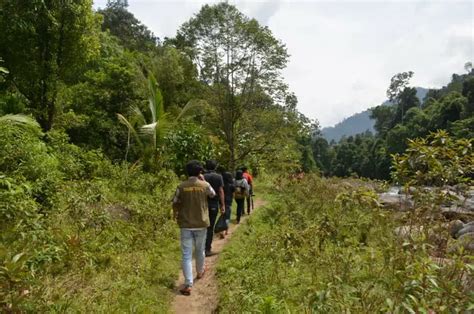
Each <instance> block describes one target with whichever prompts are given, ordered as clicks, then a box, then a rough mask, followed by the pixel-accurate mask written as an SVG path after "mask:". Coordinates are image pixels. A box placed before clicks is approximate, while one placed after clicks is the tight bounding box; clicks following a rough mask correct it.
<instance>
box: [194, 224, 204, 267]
mask: <svg viewBox="0 0 474 314" xmlns="http://www.w3.org/2000/svg"><path fill="white" fill-rule="evenodd" d="M193 232H194V241H195V251H194V256H196V272H197V273H198V274H199V273H202V271H203V270H204V257H205V254H204V247H205V245H206V233H207V229H202V230H195V231H193Z"/></svg>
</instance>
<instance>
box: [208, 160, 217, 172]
mask: <svg viewBox="0 0 474 314" xmlns="http://www.w3.org/2000/svg"><path fill="white" fill-rule="evenodd" d="M216 167H217V161H215V160H213V159H211V160H208V161H206V169H207V170H216Z"/></svg>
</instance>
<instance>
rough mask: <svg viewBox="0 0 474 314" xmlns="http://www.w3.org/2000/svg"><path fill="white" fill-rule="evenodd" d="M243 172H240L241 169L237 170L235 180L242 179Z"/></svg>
mask: <svg viewBox="0 0 474 314" xmlns="http://www.w3.org/2000/svg"><path fill="white" fill-rule="evenodd" d="M243 177H244V176H243V174H242V170H237V172H236V173H235V179H236V180H242V179H243Z"/></svg>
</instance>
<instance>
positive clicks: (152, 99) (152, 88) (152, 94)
mask: <svg viewBox="0 0 474 314" xmlns="http://www.w3.org/2000/svg"><path fill="white" fill-rule="evenodd" d="M157 90H158V82H157V81H156V79H155V77H154V76H153V74H151V73H150V75H149V76H148V106H149V108H150V112H151V117H152V119H153V120H152V121H153V122H156V114H157V103H156V100H157V99H156V91H157Z"/></svg>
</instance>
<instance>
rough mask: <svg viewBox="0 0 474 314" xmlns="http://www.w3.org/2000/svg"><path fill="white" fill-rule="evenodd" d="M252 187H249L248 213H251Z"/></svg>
mask: <svg viewBox="0 0 474 314" xmlns="http://www.w3.org/2000/svg"><path fill="white" fill-rule="evenodd" d="M252 193H253V191H252V187H251V186H250V189H249V196H247V198H246V199H247V214H250V205H251V204H252V202H251V200H250V198H251V197H252Z"/></svg>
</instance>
